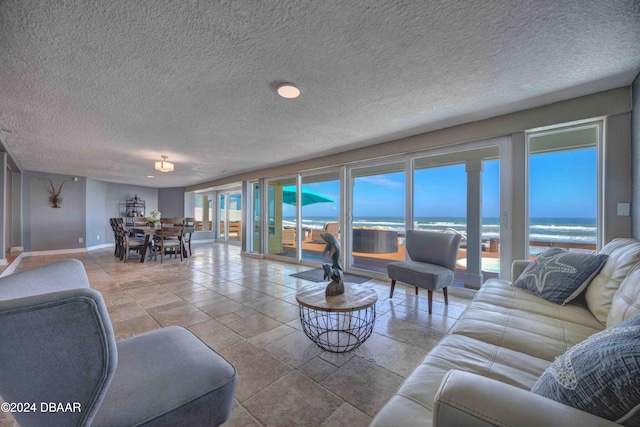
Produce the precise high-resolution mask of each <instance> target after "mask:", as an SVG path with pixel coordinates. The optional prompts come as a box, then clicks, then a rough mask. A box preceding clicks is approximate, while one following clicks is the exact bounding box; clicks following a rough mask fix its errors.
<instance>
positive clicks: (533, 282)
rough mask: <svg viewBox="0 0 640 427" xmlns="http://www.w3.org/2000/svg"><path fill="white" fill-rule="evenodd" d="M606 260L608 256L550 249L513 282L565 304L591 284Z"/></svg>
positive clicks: (547, 298)
mask: <svg viewBox="0 0 640 427" xmlns="http://www.w3.org/2000/svg"><path fill="white" fill-rule="evenodd" d="M606 261H607V255H592V254H584V253H576V252H569V251H567V250H564V249H560V248H553V249H549V250H548V251H545V252H543V253H542V254H540V255H539V256H538V257H537V258H536V259H535V260H534V261H533V262H532V263H531V264H529V265H528V266H527V268H525V269H524V271H523V272H522V274H521V275H520V277H519V278H518V280H516V282H515V283H514V284H513V285H514V286H515V287H517V288H522V289H526V290H528V291H530V292H533V293H534V294H536V295H539V296H541V297H542V298H544V299H546V300H548V301H551V302H555V303H556V304H559V305H564V304H566V303H568V302H569V301H571V300H572V299H574V298H575V297H577V296H578V295H580V293H581V292H582V291H584V290H585V289H586V287H587V286H589V283H591V280H592V279H593V278H594V277H595V276H596V274H598V273H599V272H600V270H601V269H602V267H603V266H604V263H605V262H606Z"/></svg>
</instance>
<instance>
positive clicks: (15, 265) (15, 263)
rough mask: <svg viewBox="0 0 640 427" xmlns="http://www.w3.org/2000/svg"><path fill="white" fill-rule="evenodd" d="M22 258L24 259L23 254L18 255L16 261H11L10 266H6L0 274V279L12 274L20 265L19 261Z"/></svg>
mask: <svg viewBox="0 0 640 427" xmlns="http://www.w3.org/2000/svg"><path fill="white" fill-rule="evenodd" d="M22 257H24V252H23V253H21V254H19V255H18V256H17V257H16V259H14V260H13V262H12V263H11V264H9V265H8V266H7V268H5V269H4V270H3V271H2V273H0V277H5V276H8V275H10V274H13V273H14V272H15V271H16V269H17V268H18V266H19V265H20V261H22Z"/></svg>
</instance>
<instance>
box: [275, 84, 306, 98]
mask: <svg viewBox="0 0 640 427" xmlns="http://www.w3.org/2000/svg"><path fill="white" fill-rule="evenodd" d="M277 90H278V95H280V96H281V97H283V98H287V99H293V98H297V97H299V96H300V89H298V88H297V87H296V86H295V85H294V84H293V83H282V84H281V85H279V86H278V89H277Z"/></svg>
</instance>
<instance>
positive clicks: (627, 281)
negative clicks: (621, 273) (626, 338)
mask: <svg viewBox="0 0 640 427" xmlns="http://www.w3.org/2000/svg"><path fill="white" fill-rule="evenodd" d="M637 315H640V264H636V266H635V267H633V269H632V270H631V271H630V272H629V274H628V275H627V277H625V278H624V280H623V281H622V283H621V284H620V288H618V290H617V291H616V293H615V294H614V295H613V300H612V301H611V309H610V310H609V315H608V316H607V328H610V327H611V326H615V325H617V324H618V323H620V322H623V321H625V320H627V319H631V318H632V317H635V316H637Z"/></svg>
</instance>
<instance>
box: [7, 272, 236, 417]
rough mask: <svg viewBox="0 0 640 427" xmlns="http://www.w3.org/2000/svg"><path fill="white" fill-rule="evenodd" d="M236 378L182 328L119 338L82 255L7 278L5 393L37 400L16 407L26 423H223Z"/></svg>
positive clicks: (13, 399)
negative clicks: (26, 409) (23, 408)
mask: <svg viewBox="0 0 640 427" xmlns="http://www.w3.org/2000/svg"><path fill="white" fill-rule="evenodd" d="M236 384H237V375H236V371H235V369H234V367H233V366H232V365H231V364H229V362H227V361H226V360H225V359H224V358H222V356H220V355H218V354H217V353H216V352H215V351H213V350H211V349H210V348H209V347H208V346H207V345H206V344H204V343H203V342H202V341H200V340H199V339H198V338H197V337H196V336H195V335H193V334H192V333H191V332H190V331H188V330H186V329H184V328H180V327H168V328H162V329H158V330H155V331H152V332H149V333H146V334H143V335H139V336H136V337H133V338H129V339H127V340H124V341H120V342H118V343H116V341H115V339H114V335H113V330H112V327H111V321H110V320H109V315H108V313H107V309H106V307H105V304H104V301H103V299H102V296H101V295H100V293H99V292H97V291H95V290H92V289H89V282H88V279H87V275H86V273H85V270H84V266H83V265H82V263H80V262H79V261H77V260H65V261H61V262H57V263H53V264H49V265H46V266H43V267H39V268H36V269H33V270H29V271H26V272H23V273H17V274H14V275H11V276H8V277H6V278H2V279H0V395H1V396H2V398H3V399H4V400H5V402H15V403H33V404H34V406H32V407H30V408H29V409H30V410H31V409H32V410H31V411H30V412H15V413H14V414H13V415H14V417H15V418H16V420H17V421H18V422H19V423H20V425H21V426H22V427H28V426H63V425H64V426H67V425H69V426H130V425H136V426H143V425H144V426H152V425H153V426H161V425H171V426H195V425H207V426H210V425H219V424H222V423H223V422H225V421H226V420H227V419H228V418H229V416H230V414H231V408H232V405H233V398H234V394H235V387H236ZM52 403H53V404H54V405H55V406H51V404H52ZM54 409H55V410H54ZM61 409H62V410H61Z"/></svg>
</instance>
